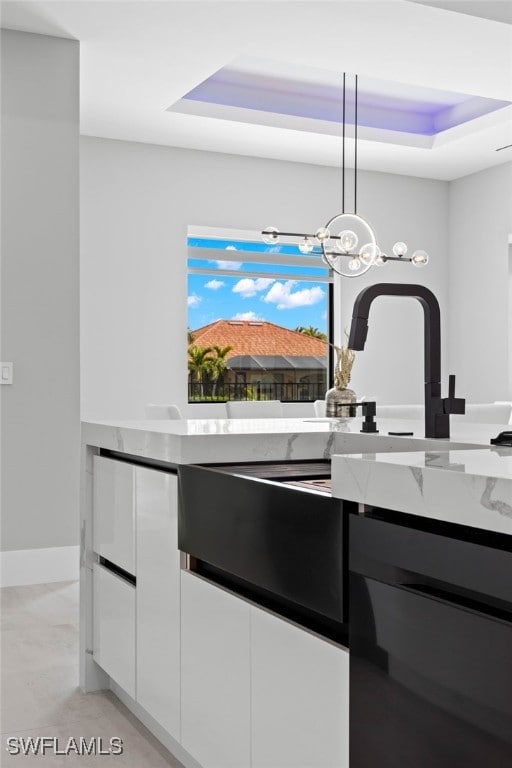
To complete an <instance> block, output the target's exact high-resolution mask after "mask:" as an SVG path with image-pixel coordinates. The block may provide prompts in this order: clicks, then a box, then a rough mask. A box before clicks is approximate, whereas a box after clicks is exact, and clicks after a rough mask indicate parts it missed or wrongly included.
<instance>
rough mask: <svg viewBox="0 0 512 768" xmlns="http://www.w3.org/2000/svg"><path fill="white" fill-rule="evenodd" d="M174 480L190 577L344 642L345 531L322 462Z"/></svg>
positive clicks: (192, 473)
mask: <svg viewBox="0 0 512 768" xmlns="http://www.w3.org/2000/svg"><path fill="white" fill-rule="evenodd" d="M178 478H179V495H180V503H179V513H178V546H179V548H180V550H181V551H182V552H185V553H187V554H188V555H190V556H191V557H190V558H189V561H190V567H191V568H192V569H193V570H195V571H197V572H198V573H200V574H202V575H203V576H205V577H207V578H209V579H211V580H214V581H216V582H218V583H219V584H221V585H223V586H226V587H228V588H230V589H232V590H234V591H236V592H237V593H239V594H242V595H244V596H246V597H249V598H250V599H252V600H254V601H255V602H258V603H259V604H262V605H265V606H267V607H268V608H270V609H272V610H274V611H277V612H278V613H281V614H282V615H286V616H287V617H289V618H291V619H293V620H295V621H297V622H299V623H301V624H302V625H304V626H306V627H309V628H311V629H314V630H315V631H317V632H320V633H321V634H323V635H325V636H327V637H330V638H333V639H336V640H339V641H342V642H343V641H345V638H346V626H345V623H346V621H347V600H346V593H347V579H346V573H347V567H348V566H347V551H346V550H347V525H348V524H347V514H346V509H344V506H343V505H344V502H341V501H340V500H339V499H333V498H332V497H331V494H330V464H329V463H328V462H287V463H275V462H273V463H271V464H264V463H263V464H261V463H260V464H245V465H241V464H231V465H182V466H180V467H179V468H178Z"/></svg>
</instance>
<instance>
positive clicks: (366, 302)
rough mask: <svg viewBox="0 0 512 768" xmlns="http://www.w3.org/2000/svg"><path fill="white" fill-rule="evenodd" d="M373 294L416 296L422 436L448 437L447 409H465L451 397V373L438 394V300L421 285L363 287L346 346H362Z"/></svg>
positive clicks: (355, 308) (452, 387) (453, 394)
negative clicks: (420, 325)
mask: <svg viewBox="0 0 512 768" xmlns="http://www.w3.org/2000/svg"><path fill="white" fill-rule="evenodd" d="M377 296H408V297H411V298H413V299H417V300H418V301H419V302H420V304H421V306H422V307H423V312H424V320H425V323H424V346H425V437H450V413H465V410H466V401H465V400H464V399H462V398H460V397H455V376H450V378H449V390H448V397H444V398H442V397H441V313H440V310H439V302H438V301H437V299H436V297H435V296H434V294H433V293H432V291H430V290H429V289H428V288H425V286H423V285H412V284H401V283H377V284H376V285H370V286H369V287H368V288H363V290H362V291H361V293H360V294H359V295H358V297H357V298H356V300H355V303H354V309H353V313H352V325H351V327H350V336H349V340H348V346H349V347H350V349H354V350H362V349H364V345H365V342H366V336H367V334H368V315H369V313H370V307H371V305H372V302H373V300H374V299H376V298H377Z"/></svg>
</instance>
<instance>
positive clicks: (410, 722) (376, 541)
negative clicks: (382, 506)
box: [349, 517, 512, 768]
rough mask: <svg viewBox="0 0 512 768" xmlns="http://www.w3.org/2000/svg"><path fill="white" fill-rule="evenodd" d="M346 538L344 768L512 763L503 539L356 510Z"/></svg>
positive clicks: (511, 612) (508, 585)
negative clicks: (454, 533)
mask: <svg viewBox="0 0 512 768" xmlns="http://www.w3.org/2000/svg"><path fill="white" fill-rule="evenodd" d="M350 536H351V553H350V601H351V612H350V630H349V634H350V650H351V657H350V767H351V768H373V766H379V768H403V767H404V766H411V768H412V767H414V768H477V766H478V768H481V766H486V768H502V766H508V765H512V553H511V552H510V551H507V546H508V542H507V540H506V539H505V538H503V539H502V543H503V545H504V547H505V548H504V549H500V548H497V549H492V548H490V547H488V546H479V545H478V544H477V543H476V542H471V543H470V542H467V541H466V542H465V541H460V540H457V539H455V538H453V539H450V538H447V537H446V536H438V535H436V534H435V533H432V532H428V533H426V532H422V531H421V530H417V529H416V530H413V531H411V530H410V529H408V528H407V527H404V526H398V525H396V526H395V525H393V524H390V523H386V522H383V521H382V520H372V519H371V518H364V517H359V518H358V517H353V518H351V520H350ZM451 544H453V549H452V550H451V548H450V545H451ZM352 547H353V550H352ZM472 562H473V567H472ZM404 565H407V569H404ZM441 575H442V576H443V579H441V578H440V576H441ZM448 576H449V577H450V581H449V582H448V581H446V578H447V577H448Z"/></svg>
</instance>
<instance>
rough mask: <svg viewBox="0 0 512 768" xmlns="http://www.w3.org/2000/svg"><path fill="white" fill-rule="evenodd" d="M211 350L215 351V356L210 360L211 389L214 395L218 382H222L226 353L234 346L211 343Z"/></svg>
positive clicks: (225, 366)
mask: <svg viewBox="0 0 512 768" xmlns="http://www.w3.org/2000/svg"><path fill="white" fill-rule="evenodd" d="M212 349H213V351H214V352H215V355H216V356H215V357H214V358H213V359H212V361H211V365H210V368H211V373H212V381H213V391H212V395H215V390H216V389H217V386H218V385H219V384H223V383H224V372H225V371H226V368H227V360H226V357H227V355H228V354H229V353H230V352H231V350H232V349H234V347H231V346H229V345H228V346H227V347H219V346H218V345H217V344H214V345H213V348H212Z"/></svg>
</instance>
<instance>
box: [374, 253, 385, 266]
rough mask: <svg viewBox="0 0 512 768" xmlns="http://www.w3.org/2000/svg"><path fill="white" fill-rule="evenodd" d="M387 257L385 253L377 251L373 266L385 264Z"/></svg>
mask: <svg viewBox="0 0 512 768" xmlns="http://www.w3.org/2000/svg"><path fill="white" fill-rule="evenodd" d="M387 261H388V257H387V256H386V254H385V253H382V252H379V255H378V256H377V258H376V259H375V266H376V267H383V266H384V264H387Z"/></svg>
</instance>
